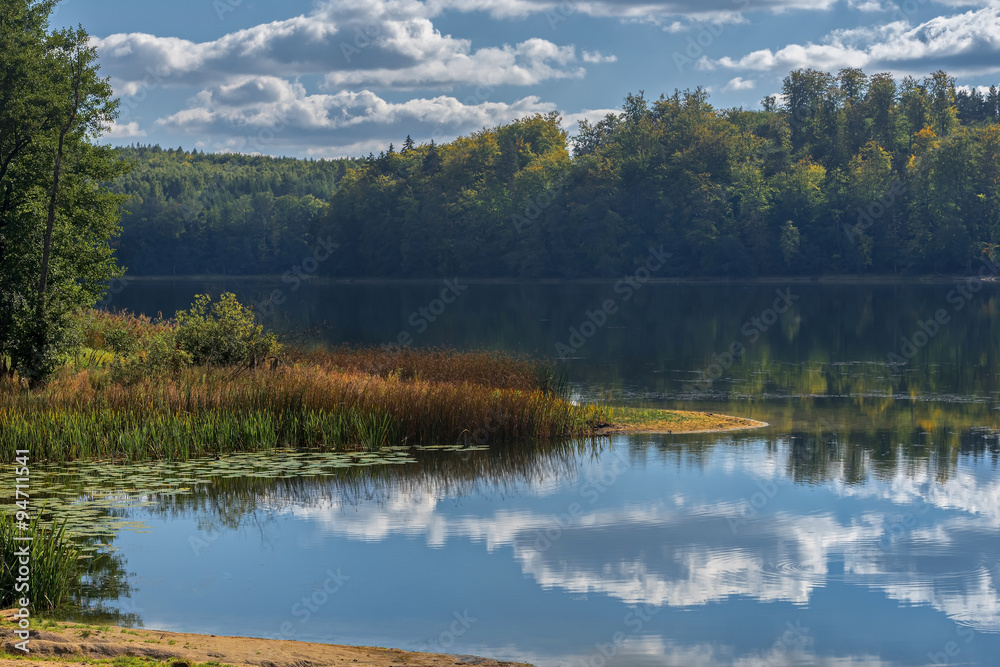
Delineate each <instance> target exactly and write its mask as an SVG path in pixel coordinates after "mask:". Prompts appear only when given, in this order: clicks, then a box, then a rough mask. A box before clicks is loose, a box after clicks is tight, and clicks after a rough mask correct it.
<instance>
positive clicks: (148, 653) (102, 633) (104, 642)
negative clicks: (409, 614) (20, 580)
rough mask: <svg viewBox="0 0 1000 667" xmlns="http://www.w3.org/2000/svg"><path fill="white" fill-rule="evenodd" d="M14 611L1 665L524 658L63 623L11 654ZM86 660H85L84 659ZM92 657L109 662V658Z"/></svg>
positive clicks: (488, 665) (265, 666) (415, 662)
mask: <svg viewBox="0 0 1000 667" xmlns="http://www.w3.org/2000/svg"><path fill="white" fill-rule="evenodd" d="M14 613H16V612H14V611H13V610H11V611H5V612H0V617H2V618H3V624H2V626H0V627H2V642H3V652H4V653H3V654H0V667H26V666H27V665H38V666H39V667H55V666H60V667H61V666H65V667H79V666H80V665H82V664H110V662H111V661H112V660H113V659H114V658H118V657H121V656H135V657H140V658H146V659H149V660H150V661H151V662H150V663H149V664H150V665H151V666H152V665H157V666H158V665H159V664H162V665H166V666H167V667H194V666H195V665H197V664H199V663H205V662H212V663H213V664H216V663H220V664H223V665H240V666H243V665H260V666H261V667H326V666H327V665H329V666H331V667H335V666H338V665H351V667H360V666H362V665H370V666H372V667H392V666H399V667H403V666H406V667H451V666H453V665H476V666H477V667H520V665H521V664H522V663H515V662H500V661H497V660H489V659H486V658H478V657H475V656H457V655H445V654H440V653H413V652H409V651H400V650H397V649H387V648H374V647H368V646H337V645H332V644H310V643H306V642H294V641H279V640H273V639H248V638H245V637H221V636H220V637H217V636H215V635H195V634H187V633H182V632H163V631H159V630H149V629H146V628H137V629H129V628H119V627H111V626H92V625H81V624H78V623H59V624H56V625H55V626H54V627H48V626H49V625H51V624H46V626H47V627H44V628H40V629H38V630H37V631H35V630H34V629H32V631H31V641H30V644H29V648H30V650H31V653H30V654H29V655H28V656H27V657H26V658H25V657H20V658H17V659H12V658H11V657H10V656H23V655H24V654H23V653H22V652H21V651H19V650H17V649H16V648H15V647H14V643H15V642H16V641H20V640H18V639H17V638H16V637H14V633H13V627H14V626H13V625H12V624H11V623H10V622H9V619H10V618H11V617H12V616H13V614H14ZM81 660H85V662H81ZM91 660H93V661H108V662H105V663H101V662H97V663H92V662H90V661H91Z"/></svg>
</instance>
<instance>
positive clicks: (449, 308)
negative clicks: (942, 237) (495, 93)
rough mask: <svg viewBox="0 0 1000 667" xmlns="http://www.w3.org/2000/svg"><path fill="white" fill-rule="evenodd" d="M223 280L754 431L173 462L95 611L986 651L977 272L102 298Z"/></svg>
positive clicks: (603, 657)
mask: <svg viewBox="0 0 1000 667" xmlns="http://www.w3.org/2000/svg"><path fill="white" fill-rule="evenodd" d="M224 290H231V291H235V292H236V293H237V294H239V295H240V296H241V297H242V298H243V299H245V300H248V301H255V302H256V303H257V304H258V305H257V307H258V310H259V311H260V312H261V313H262V314H263V315H264V316H265V319H266V321H268V322H269V323H270V324H272V325H273V326H275V327H276V328H279V329H281V330H284V331H288V332H291V333H292V334H293V335H296V336H300V337H302V338H303V339H316V340H323V341H326V342H330V343H351V344H380V345H382V344H392V343H397V344H398V343H400V342H406V343H409V344H413V345H420V346H437V345H448V346H454V347H458V348H463V349H470V348H489V349H499V350H507V351H512V352H520V353H527V354H538V355H546V356H550V357H554V358H559V357H562V360H560V361H559V363H560V365H561V366H563V367H564V369H565V372H566V376H567V379H568V382H569V385H570V391H571V393H572V395H573V397H574V398H576V399H578V400H581V401H595V400H600V401H605V402H611V403H615V404H625V405H635V406H644V407H683V408H688V409H703V410H708V411H713V412H720V413H726V414H732V415H738V416H743V417H751V418H754V419H758V420H762V421H765V422H767V423H768V424H770V426H768V427H767V428H764V429H760V430H756V431H747V432H738V433H729V434H696V435H695V434H693V435H686V436H680V435H642V436H621V437H615V438H612V439H610V440H603V441H600V442H596V443H594V442H568V443H558V444H554V445H544V446H543V445H538V444H534V443H524V444H523V445H522V446H519V447H488V448H487V449H482V448H475V449H473V450H466V451H448V449H447V447H448V446H450V445H453V444H454V443H441V444H442V446H443V448H442V450H441V451H436V450H427V451H419V452H406V453H403V452H399V453H398V456H399V457H401V458H400V459H399V460H396V461H392V462H389V463H384V464H383V463H381V462H380V461H379V460H378V459H377V458H375V459H371V460H359V461H357V462H356V463H357V465H355V464H354V463H351V465H350V466H346V464H345V466H340V464H337V466H336V470H333V469H332V468H331V471H330V473H329V474H316V468H314V467H313V468H310V467H309V466H308V465H307V464H305V463H301V462H300V461H299V459H295V458H294V457H291V455H289V456H290V458H288V463H287V465H284V467H282V468H281V469H280V470H278V471H277V472H276V471H275V470H273V469H269V470H270V472H266V473H261V474H244V473H241V472H240V470H256V469H257V468H254V466H257V465H259V463H255V462H254V461H255V459H252V457H251V459H250V460H249V461H248V462H245V463H246V466H249V467H246V468H240V467H239V466H241V465H244V462H240V461H239V460H235V461H234V462H232V463H229V462H227V463H225V464H224V465H223V466H222V467H218V463H219V462H215V461H204V462H197V463H193V464H191V466H189V467H188V468H185V469H184V471H185V472H184V473H183V474H184V475H189V476H190V479H191V480H192V481H191V483H190V484H188V483H186V482H185V484H184V485H183V486H179V485H175V487H174V491H172V492H169V493H148V494H140V495H141V497H139V498H136V499H135V500H137V501H139V502H134V503H131V504H126V505H125V506H121V507H118V506H116V507H115V508H112V509H105V510H102V511H105V512H106V513H108V514H114V515H115V516H117V517H118V518H119V519H121V520H122V521H127V522H135V523H132V524H128V525H124V524H123V528H122V529H121V530H117V531H116V532H115V534H114V535H113V536H111V537H109V538H108V539H107V542H108V543H109V544H112V545H113V546H114V547H115V548H116V549H117V550H116V551H114V552H113V556H112V558H111V559H105V563H106V564H105V565H103V566H102V567H103V568H104V569H103V572H104V574H102V575H101V576H108V577H112V578H114V579H115V580H116V583H115V585H114V586H108V585H106V586H104V588H103V589H102V591H103V592H102V593H101V594H100V596H98V597H101V598H102V599H101V600H100V601H99V602H98V601H97V600H96V598H95V601H94V604H95V606H97V605H98V604H99V605H103V608H105V609H106V610H112V611H115V610H117V611H118V612H120V613H122V614H124V615H125V616H126V617H127V618H129V619H131V620H133V621H134V622H141V623H143V624H145V625H146V626H148V627H154V628H162V629H168V630H176V631H184V632H198V633H208V634H228V635H246V636H259V637H281V638H287V639H300V640H308V641H319V642H334V643H347V644H360V645H384V646H391V647H398V648H403V649H411V650H428V651H442V652H448V653H457V654H479V655H488V656H490V657H496V658H501V659H512V660H521V661H529V662H533V663H535V664H537V665H581V666H582V665H590V666H592V667H602V666H603V665H800V664H801V665H927V664H973V665H994V664H998V662H997V660H998V658H997V657H996V656H998V655H1000V476H998V461H1000V439H998V430H997V429H998V426H1000V419H998V417H1000V413H998V409H1000V384H998V370H1000V359H998V351H1000V346H998V343H1000V328H998V322H997V316H998V307H1000V300H998V296H1000V290H998V286H997V285H995V284H983V283H970V284H965V283H962V284H953V283H940V284H926V285H916V286H904V285H899V284H888V285H886V284H879V285H862V284H825V283H795V282H793V283H788V284H783V283H752V284H739V283H723V284H697V283H681V284H665V283H663V284H652V283H647V284H644V283H638V282H634V281H622V282H620V283H618V284H615V283H586V284H466V283H462V282H459V283H458V284H455V283H454V282H453V281H450V282H448V283H445V282H444V281H441V282H422V283H408V284H400V283H393V284H329V285H321V284H314V281H309V280H306V281H305V282H301V283H297V282H288V281H285V282H283V281H282V280H280V279H278V280H273V281H267V280H239V279H226V280H222V279H219V280H213V281H184V280H177V281H132V282H129V283H127V284H125V285H120V286H117V287H116V290H115V292H114V293H113V294H112V295H111V298H110V299H109V301H108V302H107V303H106V304H105V305H107V306H108V307H111V308H116V309H118V308H127V309H132V310H136V311H142V312H145V313H147V314H155V313H156V312H157V311H162V312H163V313H173V311H175V310H177V309H178V308H183V307H186V306H187V305H189V304H190V302H191V300H192V297H193V295H194V294H196V293H201V292H211V293H219V292H221V291H224ZM485 444H486V445H489V443H488V442H486V443H485ZM237 459H238V457H237ZM282 465H283V464H282ZM213 466H216V467H214V468H213ZM229 466H236V468H232V467H229ZM153 468H156V467H155V466H153V467H149V466H147V467H145V468H143V469H142V470H141V471H138V472H136V471H133V472H130V471H129V470H128V469H124V470H120V471H118V473H120V475H119V477H120V479H119V480H118V482H114V483H112V482H110V481H109V482H107V484H108V488H115V484H120V483H121V481H122V480H123V479H124V480H127V479H128V478H129V476H130V475H132V474H135V475H140V474H141V475H142V476H143V479H146V476H148V475H151V474H153V472H150V471H151V470H152V469H153ZM157 470H160V472H157V473H156V474H161V473H162V474H167V473H163V470H162V469H159V468H157ZM234 470H235V472H234ZM63 472H65V471H63ZM168 472H169V474H170V475H175V476H177V475H180V474H181V473H178V472H177V471H176V470H174V471H172V472H171V471H168ZM80 474H81V476H82V475H83V474H84V473H80ZM64 477H67V476H65V475H64ZM68 477H70V478H72V477H73V474H70V475H68ZM81 478H82V477H81ZM177 479H181V477H179V476H178V477H177ZM185 479H186V478H185ZM90 484H91V486H93V485H94V483H93V482H91V483H90ZM90 492H91V493H92V492H93V489H91V491H90ZM106 498H107V496H106V497H105V499H106ZM135 528H141V530H135ZM112 575H113V576H112ZM104 583H107V582H104ZM96 588H99V587H97V586H95V590H96ZM109 591H110V592H109ZM96 595H97V594H96V593H95V596H96Z"/></svg>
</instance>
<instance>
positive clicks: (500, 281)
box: [118, 274, 1000, 287]
mask: <svg viewBox="0 0 1000 667" xmlns="http://www.w3.org/2000/svg"><path fill="white" fill-rule="evenodd" d="M969 278H978V279H979V280H982V281H983V282H998V281H1000V279H998V278H997V277H996V276H987V277H985V278H983V277H978V276H977V275H976V274H969V275H959V274H955V275H919V276H900V275H894V274H888V275H856V276H853V275H851V276H848V275H829V276H820V275H817V276H760V277H756V278H727V277H719V276H703V277H699V276H685V277H676V278H655V277H651V278H649V279H648V280H645V281H643V284H648V285H683V284H691V285H784V284H794V285H802V284H806V285H812V284H815V285H945V284H949V283H953V282H955V281H960V280H967V279H969ZM212 280H215V281H241V280H246V281H255V282H263V281H271V282H275V283H279V284H280V283H281V282H282V276H280V275H277V274H253V275H228V274H193V275H158V276H129V275H126V276H124V277H123V278H121V279H120V280H119V283H118V285H119V287H122V286H123V285H127V284H128V283H132V282H137V283H138V282H168V281H175V282H204V281H212ZM442 280H444V278H328V277H322V276H310V277H309V282H310V283H312V284H314V285H437V284H439V283H440V282H441V281H442ZM457 280H458V281H459V282H462V283H467V284H469V285H614V284H615V283H616V282H617V281H618V280H619V278H463V277H461V276H459V277H458V278H457Z"/></svg>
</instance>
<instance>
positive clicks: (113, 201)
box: [0, 0, 125, 384]
mask: <svg viewBox="0 0 1000 667" xmlns="http://www.w3.org/2000/svg"><path fill="white" fill-rule="evenodd" d="M53 6H54V3H53V2H34V1H32V0H4V2H3V3H2V4H0V359H3V360H4V362H3V363H2V364H0V371H6V372H7V373H8V374H11V375H12V374H13V373H14V372H15V371H16V372H18V373H19V374H20V375H21V377H23V378H26V379H28V380H29V381H30V382H31V383H33V384H38V383H41V382H43V381H44V380H45V379H46V378H47V377H48V376H49V375H50V374H51V373H52V371H53V370H54V369H55V368H56V367H57V366H58V364H59V361H60V359H61V357H62V355H63V354H64V352H65V351H66V349H67V348H68V347H69V345H70V344H71V341H72V336H71V331H70V325H71V322H72V318H73V315H74V313H75V312H76V311H77V310H78V309H79V308H81V307H87V306H91V305H93V304H94V303H95V302H96V301H97V300H98V299H99V298H100V295H101V294H102V293H103V291H104V289H105V285H106V284H107V281H108V280H109V279H111V278H113V277H115V276H117V275H119V274H120V272H119V270H118V269H117V267H116V266H115V263H114V259H113V257H112V251H111V247H110V245H109V240H110V239H111V238H112V237H114V236H115V235H116V234H117V232H118V218H119V212H118V207H119V205H120V204H121V201H122V199H123V198H122V197H121V196H119V195H115V194H112V193H110V192H108V191H107V189H106V188H104V187H101V186H100V184H101V183H103V182H105V181H109V180H111V179H114V178H117V177H119V176H121V175H122V173H123V172H124V166H125V165H124V164H123V163H122V162H120V161H118V160H116V159H115V154H114V151H113V150H112V149H110V148H108V147H105V146H97V145H94V144H92V143H91V140H92V139H93V138H94V137H96V136H99V135H100V134H101V133H102V132H103V131H104V130H106V129H107V128H108V126H109V125H110V124H111V122H112V121H113V120H114V118H115V117H116V116H117V104H118V103H117V101H116V100H114V99H113V98H112V90H111V86H110V84H109V83H108V81H107V80H106V79H101V78H100V77H99V75H98V65H97V52H96V50H95V49H94V48H93V47H92V46H90V38H89V36H88V35H87V33H86V32H85V31H84V30H83V29H82V28H77V29H63V30H56V31H50V29H49V25H48V17H49V14H50V13H51V11H52V8H53Z"/></svg>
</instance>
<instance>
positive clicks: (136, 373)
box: [111, 331, 193, 384]
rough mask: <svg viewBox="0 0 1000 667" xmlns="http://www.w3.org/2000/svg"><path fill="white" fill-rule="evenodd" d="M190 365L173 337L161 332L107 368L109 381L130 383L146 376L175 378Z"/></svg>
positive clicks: (186, 354) (185, 354) (188, 354)
mask: <svg viewBox="0 0 1000 667" xmlns="http://www.w3.org/2000/svg"><path fill="white" fill-rule="evenodd" d="M192 363H193V358H192V356H191V353H190V352H188V351H187V350H183V349H181V348H180V347H179V344H178V342H177V334H176V333H175V332H173V331H165V332H161V333H158V334H157V335H155V336H151V337H149V338H147V339H146V341H145V342H144V347H143V349H141V350H139V351H137V352H135V353H134V354H132V355H131V356H128V357H124V358H122V359H119V360H117V361H115V363H114V365H113V366H112V367H111V379H112V380H113V381H115V382H121V383H123V384H132V383H134V382H138V381H140V380H142V379H144V378H148V377H155V376H161V375H175V376H176V375H177V374H178V373H180V371H181V370H182V369H184V368H187V367H188V366H190V365H191V364H192Z"/></svg>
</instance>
